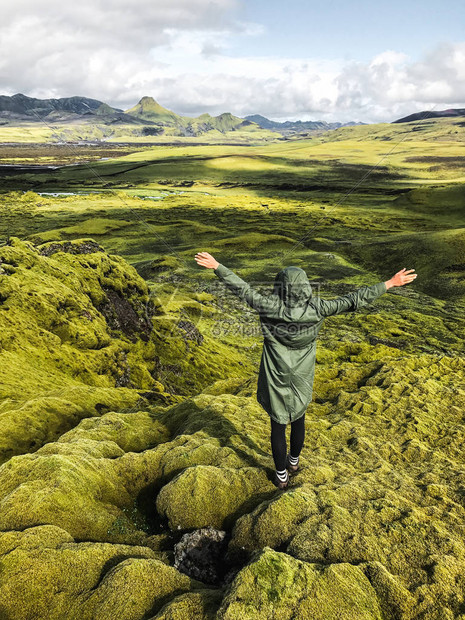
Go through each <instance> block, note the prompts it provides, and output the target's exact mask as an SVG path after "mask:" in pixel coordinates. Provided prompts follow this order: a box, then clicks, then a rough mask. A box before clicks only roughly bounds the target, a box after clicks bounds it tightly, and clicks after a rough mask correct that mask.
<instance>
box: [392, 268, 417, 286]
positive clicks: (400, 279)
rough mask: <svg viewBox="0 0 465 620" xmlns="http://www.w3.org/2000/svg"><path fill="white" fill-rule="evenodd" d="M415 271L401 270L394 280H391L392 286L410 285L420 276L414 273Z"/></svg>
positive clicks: (394, 276)
mask: <svg viewBox="0 0 465 620" xmlns="http://www.w3.org/2000/svg"><path fill="white" fill-rule="evenodd" d="M412 271H415V269H405V267H404V268H403V269H401V270H400V271H398V272H397V273H396V274H395V275H393V276H392V278H391V279H390V280H389V283H390V285H391V286H404V284H409V282H413V280H415V278H416V277H417V275H418V274H416V273H412Z"/></svg>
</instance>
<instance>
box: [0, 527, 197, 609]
mask: <svg viewBox="0 0 465 620" xmlns="http://www.w3.org/2000/svg"><path fill="white" fill-rule="evenodd" d="M0 570H1V574H2V579H1V582H0V611H1V617H2V618H17V619H18V620H23V619H24V620H26V619H27V618H43V619H45V618H48V619H50V620H63V619H64V618H66V619H67V620H68V619H69V620H87V619H88V620H91V619H92V618H96V617H98V618H102V619H103V618H108V619H113V618H122V619H127V620H130V619H131V620H132V619H135V618H142V617H143V616H144V615H146V614H147V613H149V612H150V611H153V610H154V609H156V608H157V607H161V606H162V605H163V604H164V602H165V601H166V598H167V597H172V596H175V595H176V594H178V593H180V592H183V591H188V590H190V589H191V587H192V585H193V582H192V581H191V580H190V579H189V577H187V576H186V575H182V574H181V573H179V572H178V571H177V570H176V569H174V568H173V567H171V566H167V565H166V563H164V562H163V561H160V560H159V559H157V556H156V553H155V552H154V551H152V550H151V549H149V548H147V547H135V546H128V545H111V544H107V543H90V542H75V541H74V539H73V538H72V537H71V536H70V535H69V534H68V533H67V532H65V531H63V530H61V529H59V528H57V527H54V526H50V525H44V526H40V527H34V528H30V529H26V530H25V531H23V532H14V531H13V532H2V533H0ZM25 594H26V595H25Z"/></svg>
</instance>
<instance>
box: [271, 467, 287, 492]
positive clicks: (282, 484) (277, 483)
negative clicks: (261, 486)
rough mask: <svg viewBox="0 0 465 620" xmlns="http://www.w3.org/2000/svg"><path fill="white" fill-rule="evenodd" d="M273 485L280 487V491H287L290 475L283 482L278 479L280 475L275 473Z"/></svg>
mask: <svg viewBox="0 0 465 620" xmlns="http://www.w3.org/2000/svg"><path fill="white" fill-rule="evenodd" d="M273 484H274V485H275V487H278V489H281V491H283V490H284V489H287V487H288V486H289V474H287V480H285V481H284V482H282V481H281V480H280V479H279V478H278V474H277V473H276V471H275V472H274V476H273Z"/></svg>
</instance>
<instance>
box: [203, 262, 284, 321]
mask: <svg viewBox="0 0 465 620" xmlns="http://www.w3.org/2000/svg"><path fill="white" fill-rule="evenodd" d="M195 260H196V261H197V264H198V265H201V266H202V267H206V268H207V269H214V270H215V274H216V275H217V276H218V277H219V278H220V279H221V280H222V281H223V282H224V284H225V285H226V286H227V287H228V288H229V290H230V291H231V292H232V293H234V295H237V297H239V298H240V299H242V300H243V301H245V302H246V303H247V304H248V305H249V306H250V307H251V308H253V309H254V310H257V311H258V312H267V311H269V310H270V308H271V306H272V305H273V300H272V298H271V297H268V296H266V295H261V294H260V293H259V292H258V291H256V290H254V289H253V288H252V287H251V286H250V284H247V282H245V281H244V280H242V278H240V277H239V276H238V275H237V274H235V273H234V272H233V271H231V269H229V268H228V267H226V266H225V265H222V264H221V263H219V262H218V261H217V260H215V258H213V256H212V255H211V254H209V253H208V252H199V253H198V254H196V255H195Z"/></svg>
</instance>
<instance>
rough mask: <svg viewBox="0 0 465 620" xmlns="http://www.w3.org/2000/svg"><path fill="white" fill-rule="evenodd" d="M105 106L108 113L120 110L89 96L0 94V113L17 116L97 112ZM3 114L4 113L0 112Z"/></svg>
mask: <svg viewBox="0 0 465 620" xmlns="http://www.w3.org/2000/svg"><path fill="white" fill-rule="evenodd" d="M102 106H104V107H105V109H106V110H108V113H115V112H122V111H123V110H120V109H118V108H112V107H111V106H109V105H107V104H106V103H103V102H102V101H98V100H97V99H89V97H62V98H60V99H36V98H34V97H28V96H27V95H23V94H22V93H17V94H16V95H13V96H12V97H8V96H6V95H0V113H8V112H9V113H11V114H15V115H17V116H32V117H34V115H35V113H37V114H40V115H41V116H47V115H48V114H50V113H53V112H70V113H72V114H97V113H99V112H98V110H99V109H100V108H102ZM2 115H4V114H2Z"/></svg>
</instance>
